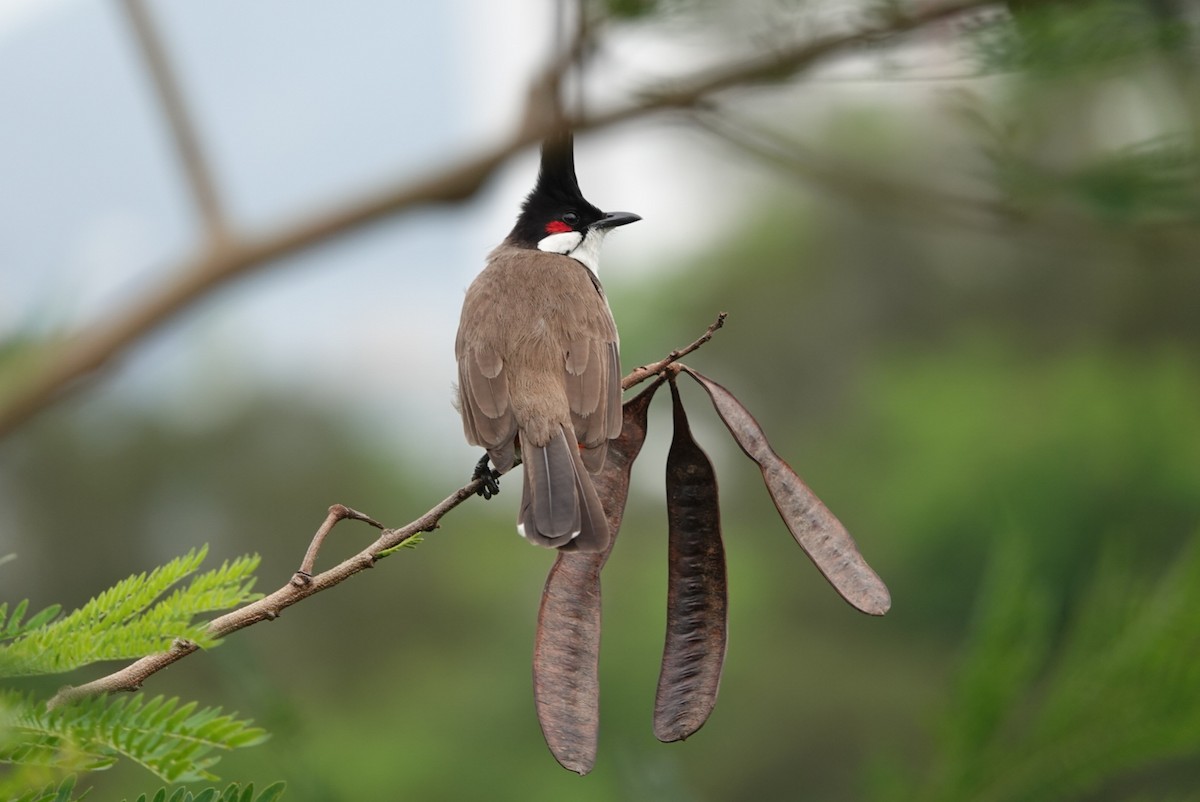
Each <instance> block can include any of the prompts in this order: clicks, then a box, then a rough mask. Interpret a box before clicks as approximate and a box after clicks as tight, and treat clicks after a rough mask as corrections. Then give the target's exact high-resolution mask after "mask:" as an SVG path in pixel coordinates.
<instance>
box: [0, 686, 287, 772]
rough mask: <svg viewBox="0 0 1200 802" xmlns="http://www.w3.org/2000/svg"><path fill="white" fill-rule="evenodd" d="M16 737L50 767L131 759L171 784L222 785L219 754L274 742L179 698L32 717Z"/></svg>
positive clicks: (68, 708) (84, 704) (91, 705)
mask: <svg viewBox="0 0 1200 802" xmlns="http://www.w3.org/2000/svg"><path fill="white" fill-rule="evenodd" d="M14 730H16V731H17V732H18V733H19V734H20V735H21V736H22V741H21V744H20V745H19V746H18V747H16V748H21V749H24V750H25V754H26V755H27V756H29V757H32V758H37V759H39V760H40V761H41V762H44V763H46V764H48V765H63V763H64V762H65V761H67V760H68V759H69V758H74V756H77V755H78V756H83V757H84V758H86V759H88V760H91V761H93V762H97V761H102V760H103V761H107V762H108V763H109V764H111V763H112V762H114V761H115V760H116V759H117V758H118V757H125V758H128V759H129V760H132V761H133V762H135V763H138V764H140V765H142V766H143V767H145V768H146V769H147V770H149V771H151V772H153V773H154V774H155V775H156V776H158V777H159V778H160V779H162V780H163V781H165V782H170V783H175V782H196V781H199V780H212V779H215V778H214V776H213V775H212V774H211V773H210V772H209V771H208V769H209V768H211V767H212V766H213V765H214V764H215V763H216V762H217V761H218V760H219V755H218V754H216V753H217V752H219V751H224V750H229V749H233V748H237V747H241V746H251V745H253V744H257V743H260V742H262V741H263V740H265V739H266V737H267V734H266V732H265V731H264V730H262V729H260V728H257V727H253V726H251V723H250V722H249V721H246V720H241V719H237V718H236V717H234V716H232V715H227V714H223V713H222V712H221V709H220V708H202V709H199V710H197V705H196V703H195V702H189V703H187V704H183V705H180V703H179V699H177V698H173V699H164V698H163V697H161V696H157V697H154V698H153V699H149V700H147V699H146V697H145V696H143V695H141V694H138V695H136V696H133V697H121V698H116V699H114V698H106V697H97V698H94V699H88V700H83V701H80V702H78V703H76V704H71V705H64V706H62V707H58V708H55V709H54V710H52V711H45V710H42V709H38V708H33V709H29V710H27V711H25V713H24V714H23V715H21V716H20V717H19V718H18V720H17V722H16V725H15V727H14ZM76 759H77V758H76ZM89 767H90V766H89Z"/></svg>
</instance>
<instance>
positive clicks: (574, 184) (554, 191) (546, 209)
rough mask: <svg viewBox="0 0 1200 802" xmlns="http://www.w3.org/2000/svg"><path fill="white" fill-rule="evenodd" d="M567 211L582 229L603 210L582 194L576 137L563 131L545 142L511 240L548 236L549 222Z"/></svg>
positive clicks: (534, 241)
mask: <svg viewBox="0 0 1200 802" xmlns="http://www.w3.org/2000/svg"><path fill="white" fill-rule="evenodd" d="M568 213H574V214H575V215H576V222H574V223H571V224H570V225H571V227H572V228H574V229H576V230H577V231H583V230H584V229H585V228H587V227H588V225H590V224H591V223H594V222H595V221H597V220H599V219H600V218H601V217H603V216H604V213H603V212H602V211H600V210H599V209H597V208H596V207H595V206H593V205H592V204H590V203H588V202H587V200H586V199H585V198H584V197H583V192H582V191H581V190H580V189H579V180H578V179H577V178H576V177H575V139H574V136H573V135H572V134H571V132H570V131H560V132H558V133H555V134H552V135H551V136H549V137H547V138H546V139H545V141H543V142H542V164H541V168H540V169H539V170H538V178H537V184H536V185H535V186H534V188H533V191H532V192H530V193H529V196H528V197H527V198H525V203H524V204H523V205H522V206H521V216H520V217H519V218H517V224H516V226H514V227H513V230H512V233H511V234H509V235H508V238H509V241H511V242H515V243H519V244H523V245H536V244H537V242H538V241H539V240H541V239H542V238H543V237H545V236H546V234H547V231H546V225H547V224H549V223H551V222H552V221H556V220H557V221H561V220H562V219H563V216H564V215H566V214H568Z"/></svg>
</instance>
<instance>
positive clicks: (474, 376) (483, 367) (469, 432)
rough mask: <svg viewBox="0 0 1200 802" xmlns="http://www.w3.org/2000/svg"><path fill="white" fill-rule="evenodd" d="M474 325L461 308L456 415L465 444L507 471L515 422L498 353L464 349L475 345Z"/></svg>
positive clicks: (479, 348)
mask: <svg viewBox="0 0 1200 802" xmlns="http://www.w3.org/2000/svg"><path fill="white" fill-rule="evenodd" d="M468 298H469V296H468ZM467 303H470V301H469V300H468V301H467ZM476 321H477V318H476V317H474V316H473V315H471V314H468V310H467V308H466V306H464V310H463V317H462V320H461V321H460V323H459V327H458V339H457V341H456V342H455V347H454V351H455V355H456V356H457V357H458V406H459V412H460V413H461V414H462V419H463V432H464V433H465V434H466V436H467V442H469V443H471V444H472V445H477V446H483V447H484V448H486V449H487V450H488V453H489V455H490V456H491V459H492V464H493V465H495V466H496V469H497V470H500V471H506V470H508V469H509V468H511V467H512V462H513V450H512V447H511V444H512V440H513V436H514V435H516V433H517V421H516V418H515V417H514V416H513V411H512V404H511V403H510V399H509V395H508V376H507V375H506V373H505V370H504V360H503V358H502V357H501V355H500V352H499V351H497V350H496V349H495V348H493V347H491V346H490V345H475V346H473V347H468V345H467V342H468V341H471V342H476V343H477V342H478V338H473V337H469V336H468V333H469V329H470V327H471V326H472V325H474V324H475V323H476Z"/></svg>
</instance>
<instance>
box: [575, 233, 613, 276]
mask: <svg viewBox="0 0 1200 802" xmlns="http://www.w3.org/2000/svg"><path fill="white" fill-rule="evenodd" d="M607 233H608V229H607V228H589V229H588V233H587V235H586V236H584V238H583V242H581V243H579V244H578V245H577V246H575V250H573V251H571V257H572V258H573V259H575V260H576V261H578V262H582V263H583V265H584V267H586V268H587V269H588V270H590V271H592V274H593V275H596V276H598V275H600V245H601V244H603V242H604V235H605V234H607Z"/></svg>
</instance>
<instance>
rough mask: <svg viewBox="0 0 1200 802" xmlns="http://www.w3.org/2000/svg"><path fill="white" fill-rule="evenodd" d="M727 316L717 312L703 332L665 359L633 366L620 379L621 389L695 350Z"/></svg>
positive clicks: (667, 366)
mask: <svg viewBox="0 0 1200 802" xmlns="http://www.w3.org/2000/svg"><path fill="white" fill-rule="evenodd" d="M727 317H729V315H728V314H726V313H725V312H721V313H719V314H718V315H717V319H716V320H714V321H713V323H712V325H711V326H709V327H708V328H707V329H705V330H704V333H703V334H701V335H700V336H699V337H697V338H696V339H695V340H694V341H693V342H692V343H691V344H690V345H687V346H684V347H683V348H677V349H675V350H674V351H672V352H671V353H669V354H667V356H666V358H665V359H660V360H659V361H657V362H653V363H651V364H649V365H642V366H641V367H640V368H635V369H634V370H633V372H631V373H630V374H629V375H628V376H626V377H625V378H624V379H622V380H621V389H622V390H628V389H629V388H630V387H635V386H637V385H639V384H641V383H642V382H644V381H645V380H646V379H648V378H650V377H651V376H654V375H655V374H661V373H663V372H664V371H665V370H666V369H667V368H669V367H670V366H671V365H672V364H673V363H675V362H677V361H679V360H680V359H682V358H683V357H685V356H687V355H688V354H690V353H691V352H692V351H695V350H696V349H697V348H699V347H700V346H702V345H704V344H705V343H706V342H708V341H709V340H711V339H712V336H713V334H715V333H716V331H717V329H719V328H721V327H722V326H724V325H725V318H727Z"/></svg>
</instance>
